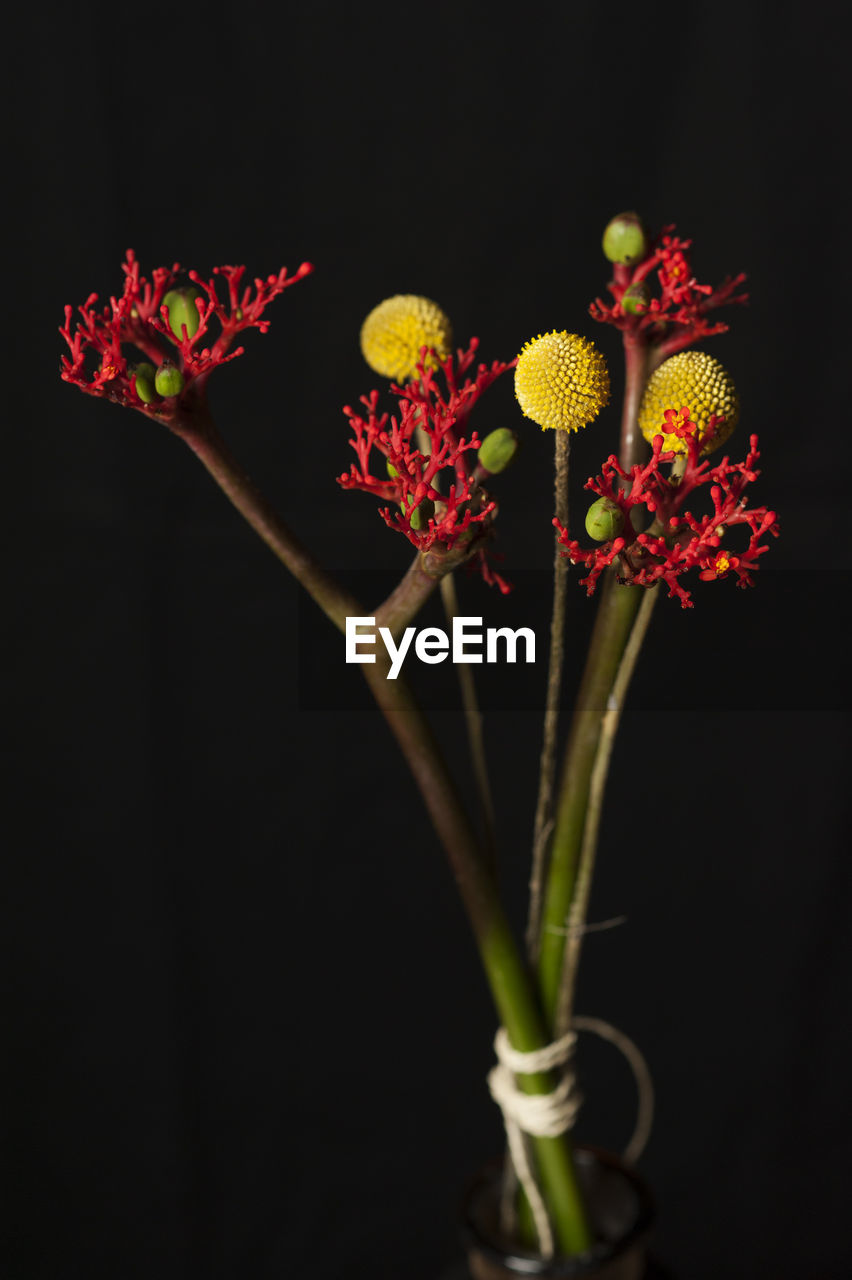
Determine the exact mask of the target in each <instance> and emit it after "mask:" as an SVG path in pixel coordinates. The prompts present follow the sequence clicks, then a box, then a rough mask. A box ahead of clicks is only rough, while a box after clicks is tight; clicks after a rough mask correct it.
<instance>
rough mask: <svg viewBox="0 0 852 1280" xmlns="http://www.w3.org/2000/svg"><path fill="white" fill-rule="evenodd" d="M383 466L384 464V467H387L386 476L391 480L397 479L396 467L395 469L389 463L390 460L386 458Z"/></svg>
mask: <svg viewBox="0 0 852 1280" xmlns="http://www.w3.org/2000/svg"><path fill="white" fill-rule="evenodd" d="M385 464H386V466H387V469H388V475H389V476H390V478H391V480H395V479H396V478H397V476H398V475H399V472H398V471H397V469H396V467H395V466H394V465H393V463H392V462H391V460H390V458H386V459H385Z"/></svg>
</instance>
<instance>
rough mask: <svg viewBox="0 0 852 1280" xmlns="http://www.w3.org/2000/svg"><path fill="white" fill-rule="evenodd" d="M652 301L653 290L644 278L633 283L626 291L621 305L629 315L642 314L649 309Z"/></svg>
mask: <svg viewBox="0 0 852 1280" xmlns="http://www.w3.org/2000/svg"><path fill="white" fill-rule="evenodd" d="M650 301H651V290H650V289H649V288H648V286H647V285H646V284H645V282H644V280H643V281H640V283H639V284H632V285H631V286H630V288H629V289H626V290H625V291H624V294H623V296H622V299H621V306H622V308H623V310H624V311H625V312H626V313H627V315H629V316H635V315H641V313H642V312H643V311H647V309H648V303H649V302H650Z"/></svg>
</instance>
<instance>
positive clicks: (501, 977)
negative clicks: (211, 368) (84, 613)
mask: <svg viewBox="0 0 852 1280" xmlns="http://www.w3.org/2000/svg"><path fill="white" fill-rule="evenodd" d="M172 429H173V430H175V431H176V432H177V434H179V435H180V436H181V437H182V438H183V439H184V440H185V441H186V443H187V444H188V445H189V446H190V448H191V449H192V450H193V451H194V452H195V453H196V454H197V456H198V457H199V458H200V460H201V461H202V462H203V464H204V466H205V467H206V468H207V470H208V472H209V473H210V475H211V476H212V477H213V479H214V480H215V481H216V483H217V484H218V485H219V486H220V488H221V489H222V490H223V492H224V493H225V494H226V496H227V497H228V498H229V499H230V500H231V502H232V503H233V504H234V506H235V507H236V508H237V510H238V511H240V513H241V514H242V515H243V516H244V517H245V519H246V520H247V521H248V523H249V524H250V525H251V527H252V528H253V529H254V530H255V531H256V532H257V533H258V534H259V536H260V537H261V538H262V539H263V541H264V542H266V544H267V545H268V546H269V547H270V548H271V549H272V550H273V551H274V552H275V554H276V555H277V556H278V558H279V559H280V560H281V561H282V563H284V564H285V565H286V566H287V568H288V569H290V570H291V572H292V573H293V574H294V576H295V577H296V578H297V579H298V580H299V582H301V584H302V585H303V586H304V587H305V589H306V590H307V591H308V593H309V594H310V595H311V596H312V597H313V598H314V600H316V602H317V603H318V604H319V605H320V607H321V608H322V609H323V610H324V612H325V613H326V614H327V615H328V617H329V618H331V620H332V621H333V622H334V623H335V625H336V626H338V627H339V628H340V629H341V630H343V629H345V625H346V621H345V620H346V616H347V614H350V613H354V614H358V615H360V608H361V606H360V605H359V604H358V603H357V601H355V600H354V599H352V597H350V596H348V595H347V594H346V593H345V592H343V591H342V589H341V588H340V587H338V586H337V584H336V583H335V582H334V581H333V579H331V578H330V577H329V576H328V575H327V574H326V573H325V571H324V570H323V569H321V568H320V566H319V565H318V564H317V563H316V562H315V561H314V560H313V558H312V557H311V556H310V555H309V553H308V552H307V551H306V550H305V549H304V548H303V547H302V546H301V544H300V543H299V542H298V541H297V539H296V538H295V537H294V535H293V534H292V533H291V532H290V530H289V529H288V528H287V526H286V525H285V524H284V522H283V521H282V520H281V519H280V517H278V516H277V515H276V513H275V512H274V511H273V510H272V508H271V506H270V505H269V503H268V502H267V501H266V499H265V498H264V497H263V495H262V494H261V493H260V491H259V490H258V488H257V487H256V485H254V484H253V482H252V481H251V480H250V479H249V477H248V476H247V475H246V473H245V472H244V471H243V470H242V468H241V467H240V466H239V464H238V463H237V462H236V459H235V458H234V457H233V456H232V455H231V453H230V452H229V451H228V449H227V447H226V446H225V444H224V442H223V441H222V440H221V438H220V436H219V434H218V432H217V431H216V429H215V427H214V425H213V423H212V421H211V420H210V418H209V415H207V414H206V413H205V414H204V415H203V416H202V415H201V414H200V413H199V414H197V415H196V416H194V417H193V418H192V420H191V421H188V420H184V421H182V422H180V423H176V424H172ZM421 586H422V584H421ZM415 594H416V593H415ZM376 658H377V660H376V662H375V664H364V665H362V667H361V670H362V671H363V673H364V676H365V678H366V680H367V683H368V685H369V686H370V689H371V691H372V693H373V695H374V697H375V700H376V703H377V704H378V707H379V709H380V710H381V712H382V714H383V715H384V717H385V719H386V720H387V722H388V725H389V727H390V729H391V731H392V733H393V735H394V737H395V738H396V741H397V743H398V745H399V747H400V749H401V751H402V753H403V755H404V756H405V759H406V761H407V763H408V766H409V768H410V769H411V772H412V774H413V776H414V779H415V781H416V783H417V785H418V788H419V790H420V793H421V795H422V797H423V800H424V802H425V804H426V808H427V810H428V812H429V816H430V817H431V819H432V823H433V825H434V827H435V830H436V832H437V834H438V837H439V839H440V841H441V844H442V845H443V847H444V850H445V852H446V854H447V857H448V860H449V863H450V867H451V869H452V872H453V875H454V876H455V880H456V883H457V885H458V888H459V892H460V894H461V898H462V902H463V904H464V907H465V910H466V912H467V915H468V918H469V920H470V924H471V927H472V929H473V933H474V937H475V939H476V943H477V946H478V949H479V954H480V958H481V960H482V964H483V968H484V970H485V974H486V978H487V980H488V984H489V987H490V989H491V994H492V997H493V999H494V1003H495V1005H496V1007H497V1011H498V1015H499V1017H500V1020H501V1022H502V1024H503V1026H504V1027H505V1028H506V1031H507V1032H508V1035H509V1039H510V1041H511V1043H512V1045H513V1046H514V1047H515V1048H516V1049H519V1050H521V1051H522V1052H528V1051H531V1050H533V1049H538V1048H542V1047H543V1046H544V1045H545V1044H547V1043H548V1039H549V1037H548V1035H547V1030H546V1024H545V1022H544V1019H543V1018H542V1015H541V1012H540V1010H539V1006H538V1001H537V999H536V994H535V991H534V988H533V985H532V982H531V979H530V976H529V973H528V971H527V968H526V965H525V964H524V961H523V958H522V956H521V952H520V949H519V948H518V947H517V945H516V943H515V940H514V938H513V936H512V932H511V929H510V928H509V924H508V921H507V919H506V916H505V914H504V912H503V908H502V905H501V903H500V900H499V897H498V894H497V887H496V882H495V879H494V877H493V875H492V874H491V873H490V871H489V869H488V867H487V865H486V862H485V860H484V858H483V856H482V853H481V850H480V848H479V846H478V843H477V840H476V836H475V834H474V831H473V828H472V826H471V825H470V821H469V819H468V816H467V814H466V812H465V810H464V807H463V805H462V802H461V799H460V797H459V794H458V791H457V789H456V786H455V783H454V781H453V778H452V777H451V775H450V773H449V770H448V769H447V765H446V763H445V761H444V758H443V756H442V754H441V752H440V749H439V747H438V745H437V743H436V741H435V738H434V736H433V734H432V730H431V728H430V726H429V724H428V723H427V721H426V719H425V717H424V715H423V712H422V710H421V709H420V707H419V706H418V704H417V703H416V701H415V700H414V697H413V695H412V693H411V691H410V689H409V688H408V686H407V684H406V683H405V681H404V680H403V679H402V678H398V679H396V680H389V679H388V678H387V676H388V671H389V666H390V663H389V659H388V657H387V654H384V655H383V656H380V655H379V653H377V655H376ZM518 1079H519V1085H520V1087H521V1088H522V1089H523V1090H524V1091H525V1092H526V1093H529V1094H544V1093H549V1092H551V1091H552V1089H553V1088H554V1087H555V1080H554V1078H553V1076H552V1074H551V1073H549V1072H536V1073H533V1074H530V1075H521V1076H519V1077H518ZM532 1145H533V1150H534V1152H535V1156H536V1160H537V1165H538V1172H539V1176H540V1178H541V1184H542V1191H543V1193H544V1195H545V1198H546V1201H547V1205H548V1210H549V1212H550V1215H551V1218H552V1221H553V1227H554V1234H555V1237H556V1240H557V1243H558V1246H559V1248H560V1250H562V1252H564V1253H566V1254H572V1253H581V1252H583V1251H584V1250H585V1249H587V1248H588V1247H589V1246H590V1244H591V1234H590V1231H589V1227H588V1223H587V1219H586V1213H585V1207H584V1204H583V1200H582V1196H581V1192H580V1188H579V1184H578V1181H577V1176H576V1171H575V1169H574V1164H573V1158H572V1149H571V1144H570V1142H569V1141H568V1139H567V1138H566V1137H565V1136H564V1135H563V1136H562V1137H559V1138H542V1137H535V1138H533V1140H532Z"/></svg>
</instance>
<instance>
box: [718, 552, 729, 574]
mask: <svg viewBox="0 0 852 1280" xmlns="http://www.w3.org/2000/svg"><path fill="white" fill-rule="evenodd" d="M730 567H731V562H730V560H729V559H728V557H727V556H726V555H725V554H724V552H723V553H722V555H720V556H719V557H718V558H717V560H716V572H717V573H718V574H719V575H721V574H723V573H727V572H728V570H729V569H730Z"/></svg>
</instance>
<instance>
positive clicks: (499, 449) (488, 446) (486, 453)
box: [477, 427, 518, 476]
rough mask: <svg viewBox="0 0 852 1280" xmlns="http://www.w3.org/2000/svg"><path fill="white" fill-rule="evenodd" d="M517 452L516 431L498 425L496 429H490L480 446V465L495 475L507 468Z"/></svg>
mask: <svg viewBox="0 0 852 1280" xmlns="http://www.w3.org/2000/svg"><path fill="white" fill-rule="evenodd" d="M517 452H518V437H517V436H516V435H515V433H514V431H510V430H509V428H508V427H498V428H497V430H496V431H489V433H488V435H487V436H486V437H485V439H484V440H483V441H482V444H481V445H480V446H479V453H478V455H477V457H478V458H479V463H480V466H482V467H483V468H484V469H485V470H486V471H487V472H488V473H489V474H490V475H492V476H495V475H497V474H498V473H499V472H501V471H505V470H506V468H507V467H508V465H509V463H510V462H511V461H512V459H513V458H514V456H515V454H516V453H517Z"/></svg>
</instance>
